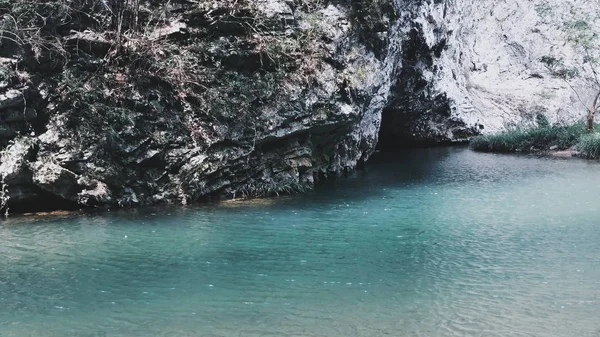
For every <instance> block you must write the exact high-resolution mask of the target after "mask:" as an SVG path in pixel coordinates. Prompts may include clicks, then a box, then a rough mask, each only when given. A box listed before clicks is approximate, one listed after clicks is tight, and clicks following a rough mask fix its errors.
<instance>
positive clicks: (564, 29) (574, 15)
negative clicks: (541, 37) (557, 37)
mask: <svg viewBox="0 0 600 337" xmlns="http://www.w3.org/2000/svg"><path fill="white" fill-rule="evenodd" d="M569 6H570V10H569V11H567V12H565V13H562V15H565V16H566V19H565V20H564V21H563V22H562V24H561V25H560V26H559V27H558V28H559V30H560V31H561V33H562V34H563V35H564V36H565V39H566V41H567V42H568V45H567V46H566V47H567V48H561V49H560V52H559V53H556V52H554V54H550V55H544V56H542V57H541V58H540V59H539V61H540V62H541V63H542V64H543V65H544V66H545V67H546V68H547V69H548V71H549V72H550V74H551V75H552V76H554V77H556V78H559V79H561V80H563V81H564V82H565V83H567V85H568V86H569V87H570V88H571V89H572V90H573V93H574V94H575V96H576V97H577V100H578V101H579V103H581V105H582V106H583V107H584V108H585V111H586V117H585V121H586V128H587V129H588V130H589V131H593V130H594V118H595V115H596V111H597V110H598V108H599V107H600V74H599V72H600V58H599V57H598V55H599V54H600V48H599V42H600V40H599V38H600V32H599V31H597V27H598V24H597V21H598V20H599V19H600V14H599V13H594V12H593V10H592V11H590V12H586V13H580V12H579V11H577V10H576V9H575V8H574V6H573V4H570V5H569ZM592 7H593V6H592ZM535 8H536V11H537V13H538V15H539V16H540V17H542V18H545V17H547V16H550V15H552V14H553V12H554V11H555V9H554V8H553V7H552V6H550V4H549V3H548V2H546V1H544V2H542V3H539V4H537V5H536V7H535ZM561 12H563V11H562V10H561ZM565 53H566V54H569V53H575V54H577V55H580V56H579V57H571V58H570V60H571V63H565V61H564V60H565V57H564V56H563V54H565ZM573 82H579V83H583V85H584V89H583V90H578V89H576V88H575V85H574V84H573ZM586 91H591V95H588V94H587V92H586ZM587 96H591V97H590V98H588V97H587Z"/></svg>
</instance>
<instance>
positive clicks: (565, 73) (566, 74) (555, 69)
mask: <svg viewBox="0 0 600 337" xmlns="http://www.w3.org/2000/svg"><path fill="white" fill-rule="evenodd" d="M539 61H540V62H541V63H543V64H544V65H545V66H546V68H547V69H548V70H549V71H550V73H552V75H553V76H555V77H558V78H560V79H563V80H570V79H573V78H575V77H577V76H578V75H579V69H577V68H573V67H567V66H565V64H564V61H563V59H562V58H556V57H554V56H549V55H545V56H542V57H540V59H539Z"/></svg>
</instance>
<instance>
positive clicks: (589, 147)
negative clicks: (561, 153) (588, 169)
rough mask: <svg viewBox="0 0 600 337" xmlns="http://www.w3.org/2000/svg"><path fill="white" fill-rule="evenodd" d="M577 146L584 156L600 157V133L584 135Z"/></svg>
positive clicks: (590, 157)
mask: <svg viewBox="0 0 600 337" xmlns="http://www.w3.org/2000/svg"><path fill="white" fill-rule="evenodd" d="M575 148H576V149H577V151H579V153H580V155H581V156H582V157H585V158H588V159H598V158H600V133H598V132H593V133H588V134H585V135H583V136H582V137H581V139H580V140H579V143H577V145H576V146H575Z"/></svg>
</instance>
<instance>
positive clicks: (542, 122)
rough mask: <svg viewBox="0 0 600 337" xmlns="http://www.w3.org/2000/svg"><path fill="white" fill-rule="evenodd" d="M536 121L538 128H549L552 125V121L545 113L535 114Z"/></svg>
mask: <svg viewBox="0 0 600 337" xmlns="http://www.w3.org/2000/svg"><path fill="white" fill-rule="evenodd" d="M535 121H536V122H537V125H538V128H547V127H549V126H550V121H549V120H548V118H547V117H546V116H545V115H543V114H538V115H537V116H535Z"/></svg>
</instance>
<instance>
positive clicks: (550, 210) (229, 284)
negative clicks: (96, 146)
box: [0, 148, 600, 337]
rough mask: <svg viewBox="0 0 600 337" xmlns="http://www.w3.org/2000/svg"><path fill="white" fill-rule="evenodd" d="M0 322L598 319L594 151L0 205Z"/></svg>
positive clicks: (16, 332) (238, 331) (65, 325)
mask: <svg viewBox="0 0 600 337" xmlns="http://www.w3.org/2000/svg"><path fill="white" fill-rule="evenodd" d="M0 336H2V337H8V336H18V337H25V336H35V337H50V336H52V337H55V336H56V337H59V336H60V337H63V336H86V337H87V336H90V337H92V336H94V337H96V336H103V337H106V336H110V337H131V336H169V337H184V336H185V337H188V336H190V337H191V336H251V337H253V336H327V337H338V336H339V337H341V336H344V337H348V336H503V337H505V336H565V337H567V336H568V337H572V336H578V337H586V336H595V337H598V336H600V164H598V163H596V162H588V161H582V160H559V159H549V158H535V157H527V156H503V155H492V154H479V153H473V152H471V151H469V150H467V149H464V148H442V149H428V150H412V151H405V152H399V153H394V154H386V155H380V156H379V158H375V160H373V161H372V162H371V163H370V164H369V165H367V167H366V168H365V169H364V170H362V171H360V172H357V173H355V174H354V175H353V176H351V177H348V178H345V179H340V180H338V181H335V182H331V183H328V184H327V185H326V186H322V187H320V188H318V189H316V190H315V191H313V192H310V193H307V194H304V195H300V196H293V197H282V198H277V199H265V200H256V201H250V202H228V203H223V204H220V205H204V206H196V207H188V208H157V209H144V210H137V211H126V212H111V213H102V214H93V215H78V216H62V217H38V218H31V217H25V218H13V219H9V220H6V221H3V222H2V223H0Z"/></svg>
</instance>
